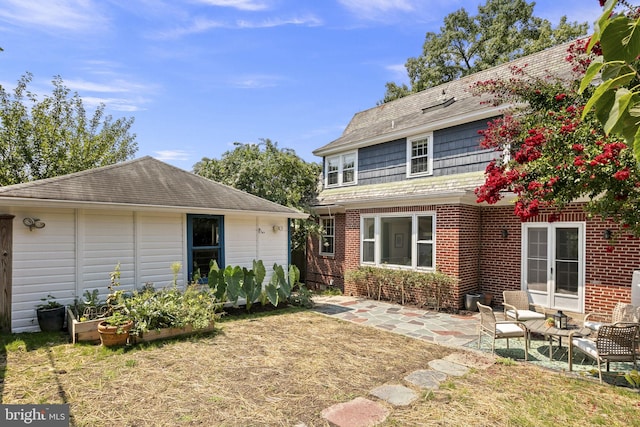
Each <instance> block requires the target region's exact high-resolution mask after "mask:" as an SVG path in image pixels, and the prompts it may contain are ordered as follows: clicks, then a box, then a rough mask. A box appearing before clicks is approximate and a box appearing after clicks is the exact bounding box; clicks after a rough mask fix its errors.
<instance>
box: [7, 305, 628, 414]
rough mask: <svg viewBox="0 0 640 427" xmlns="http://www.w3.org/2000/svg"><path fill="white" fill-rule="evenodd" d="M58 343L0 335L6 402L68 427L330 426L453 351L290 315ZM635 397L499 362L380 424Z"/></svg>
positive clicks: (620, 402) (574, 410) (607, 406)
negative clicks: (118, 345)
mask: <svg viewBox="0 0 640 427" xmlns="http://www.w3.org/2000/svg"><path fill="white" fill-rule="evenodd" d="M43 338H49V339H50V340H52V341H51V342H50V343H49V344H47V343H46V342H38V340H39V339H40V340H41V339H43ZM64 339H66V337H61V338H60V337H57V336H55V335H42V334H33V335H27V336H22V335H17V336H4V337H2V340H3V343H4V346H3V347H4V348H5V349H6V352H5V353H4V354H3V358H4V359H5V363H4V364H3V365H4V376H3V377H4V378H3V379H4V381H3V382H2V383H0V389H1V390H2V401H3V403H62V402H67V403H69V404H70V407H71V414H72V423H73V424H72V425H75V426H111V425H122V426H180V425H185V426H187V425H206V426H293V425H296V424H297V423H305V424H306V425H307V426H309V427H311V426H326V425H327V424H326V422H325V421H324V420H323V419H322V418H321V417H320V412H321V411H322V410H323V409H325V408H327V407H329V406H331V405H333V404H335V403H339V402H346V401H348V400H351V399H353V398H355V397H358V396H363V397H369V398H372V397H371V396H369V395H368V393H369V391H370V390H371V389H373V388H375V387H377V386H380V385H382V384H399V383H402V382H403V378H404V377H405V376H406V375H408V374H409V373H411V372H413V371H414V370H418V369H425V368H426V367H427V363H428V362H429V361H430V360H433V359H438V358H443V357H445V356H447V355H449V354H451V353H453V352H454V350H452V349H449V348H446V347H440V346H436V345H432V344H429V343H426V342H423V341H420V340H416V339H411V338H407V337H404V336H399V335H396V334H392V333H387V332H384V331H380V330H376V329H373V328H369V327H365V326H359V325H355V324H351V323H346V322H342V321H339V320H336V319H331V318H328V317H325V316H322V315H319V314H316V313H313V312H295V311H294V312H291V311H287V312H283V313H282V314H272V315H270V316H264V317H254V318H246V319H238V320H236V319H227V320H226V321H224V322H221V323H219V324H218V329H217V331H216V332H215V333H213V334H211V335H208V336H201V337H192V338H190V339H182V340H176V341H166V342H163V343H156V344H147V345H142V346H136V347H133V348H131V349H127V350H116V351H113V350H109V349H105V348H102V347H99V346H88V345H75V346H74V345H71V344H67V343H66V342H64V341H63V340H64ZM563 391H564V392H567V393H569V394H570V396H569V397H568V398H567V399H564V403H563V404H562V407H561V408H560V407H558V406H552V405H549V401H552V400H553V396H555V395H557V393H561V392H563ZM585 393H586V394H585ZM585 396H586V397H585ZM372 399H373V398H372ZM523 400H524V403H523V402H522V401H523ZM637 402H638V396H637V395H634V394H631V393H628V392H621V391H619V390H616V389H613V388H611V387H602V386H599V385H596V384H592V383H589V382H585V381H577V380H572V379H567V378H565V377H563V376H560V375H557V374H552V373H548V372H545V371H541V370H539V369H536V368H534V367H526V366H522V365H517V366H502V365H494V366H492V367H490V368H489V369H488V370H486V371H473V372H472V373H471V374H468V375H467V376H465V377H463V378H454V379H452V380H450V381H447V382H446V383H445V384H444V385H443V388H442V389H441V390H440V391H438V392H436V393H426V392H425V393H422V395H421V398H420V399H419V401H418V402H416V403H414V404H413V405H412V406H411V407H409V408H394V409H393V411H392V414H391V416H390V418H389V420H388V422H387V423H386V425H389V426H391V425H393V426H396V425H397V426H413V425H415V426H421V425H462V424H467V425H496V426H498V425H555V423H556V422H559V423H560V424H561V425H562V424H563V422H561V420H564V421H567V422H566V423H564V424H565V425H597V422H596V423H594V422H593V420H594V419H595V420H596V421H597V420H599V419H602V420H606V421H607V423H606V424H607V425H609V426H614V425H623V423H624V425H630V422H629V421H630V420H636V419H637V411H638V409H640V408H638V406H636V405H637ZM554 408H555V409H557V410H560V409H562V411H568V412H563V413H560V414H554V411H555V410H554ZM634 411H635V412H634ZM514 414H521V415H517V416H516V415H514ZM565 414H566V415H565ZM632 414H633V415H634V416H635V418H634V417H632V416H631V415H632ZM563 417H566V420H565V419H564V418H563ZM576 420H578V421H581V423H580V424H577V423H575V422H576Z"/></svg>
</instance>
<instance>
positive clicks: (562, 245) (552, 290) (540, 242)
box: [522, 222, 585, 313]
mask: <svg viewBox="0 0 640 427" xmlns="http://www.w3.org/2000/svg"><path fill="white" fill-rule="evenodd" d="M522 227H523V230H522V231H523V233H522V263H523V265H522V281H523V283H522V288H523V289H526V290H528V291H529V294H530V295H531V297H532V299H533V303H534V304H540V305H542V306H545V307H549V308H552V309H556V310H567V311H573V312H578V313H582V312H583V311H584V251H585V249H584V248H585V244H584V239H585V232H584V223H573V222H557V223H527V224H523V226H522Z"/></svg>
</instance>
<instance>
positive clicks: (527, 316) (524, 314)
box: [507, 310, 544, 322]
mask: <svg viewBox="0 0 640 427" xmlns="http://www.w3.org/2000/svg"><path fill="white" fill-rule="evenodd" d="M507 317H511V318H512V319H515V318H516V313H515V312H514V311H513V310H507ZM535 319H544V313H538V312H537V311H533V310H518V320H522V321H523V322H526V321H527V320H535Z"/></svg>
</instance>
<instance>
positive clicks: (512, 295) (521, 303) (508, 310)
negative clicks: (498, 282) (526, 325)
mask: <svg viewBox="0 0 640 427" xmlns="http://www.w3.org/2000/svg"><path fill="white" fill-rule="evenodd" d="M502 299H503V305H504V320H509V319H515V320H516V321H520V322H526V321H527V320H535V319H544V318H545V317H546V316H545V313H540V312H539V311H536V310H535V309H533V310H532V308H533V307H532V306H531V304H530V303H529V293H528V292H527V291H503V292H502Z"/></svg>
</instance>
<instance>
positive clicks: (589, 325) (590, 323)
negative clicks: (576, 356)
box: [584, 320, 605, 332]
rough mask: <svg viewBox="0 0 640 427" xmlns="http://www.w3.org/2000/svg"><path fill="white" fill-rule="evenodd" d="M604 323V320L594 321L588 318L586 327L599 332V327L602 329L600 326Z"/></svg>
mask: <svg viewBox="0 0 640 427" xmlns="http://www.w3.org/2000/svg"><path fill="white" fill-rule="evenodd" d="M604 324H605V323H603V322H594V321H593V320H587V321H586V322H584V327H585V328H589V329H591V330H592V331H596V332H597V331H598V329H600V327H601V326H602V325H604Z"/></svg>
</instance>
